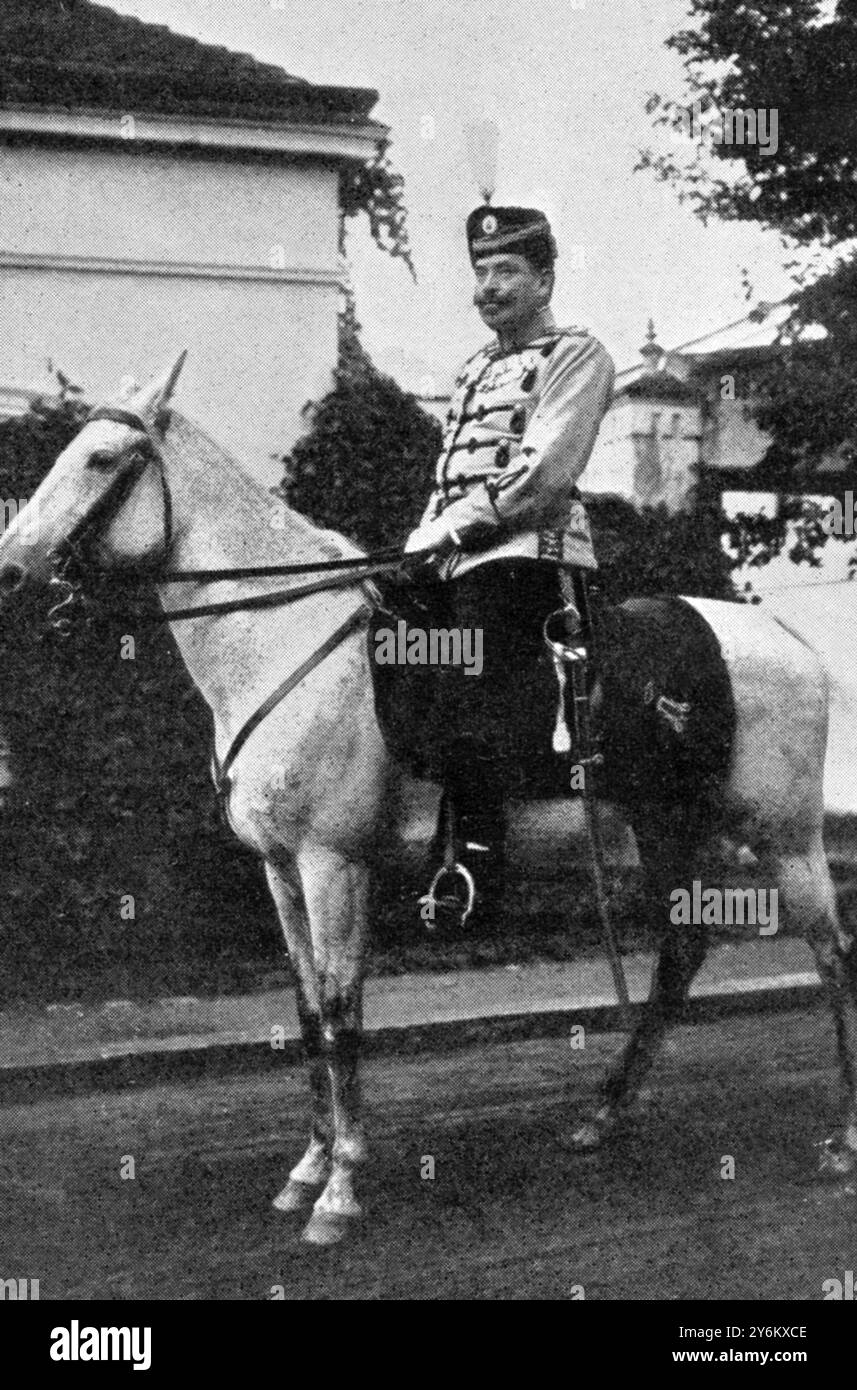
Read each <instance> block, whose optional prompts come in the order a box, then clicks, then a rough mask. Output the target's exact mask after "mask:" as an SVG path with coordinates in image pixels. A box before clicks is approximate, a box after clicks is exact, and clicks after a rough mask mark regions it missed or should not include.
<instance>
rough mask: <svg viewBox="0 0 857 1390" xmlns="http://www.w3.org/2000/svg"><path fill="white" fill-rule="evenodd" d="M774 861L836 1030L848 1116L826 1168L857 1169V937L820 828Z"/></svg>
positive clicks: (826, 1150)
mask: <svg viewBox="0 0 857 1390" xmlns="http://www.w3.org/2000/svg"><path fill="white" fill-rule="evenodd" d="M774 867H775V872H776V878H777V884H778V887H779V890H780V895H781V906H782V908H783V910H784V912H785V914H786V916H787V918H789V919H791V921H792V922H793V923H794V925H795V927H797V928H798V929H799V930H800V931H802V932H803V934H804V936H805V937H806V938H807V940H808V942H809V944H810V946H811V947H812V949H813V952H814V954H815V960H816V964H817V966H818V973H819V975H820V976H821V979H822V982H823V984H824V987H825V991H826V994H827V997H828V999H829V1001H830V1006H831V1009H832V1011H833V1023H834V1028H835V1030H836V1044H837V1049H838V1053H839V1072H840V1081H841V1090H842V1112H841V1113H842V1120H841V1125H840V1127H839V1130H838V1131H837V1133H836V1134H835V1135H833V1136H831V1138H830V1139H828V1140H827V1141H826V1143H825V1145H824V1146H823V1151H822V1157H821V1168H822V1170H823V1171H826V1172H832V1173H835V1174H845V1173H850V1172H853V1171H854V1170H855V1169H857V943H855V940H854V937H853V936H849V935H848V934H847V933H846V932H845V931H843V929H842V927H841V926H840V923H839V915H838V912H837V908H836V893H835V890H834V887H833V882H832V880H831V877H830V871H829V869H828V865H827V858H826V856H825V853H824V845H823V842H822V836H821V831H820V830H818V831H817V832H816V833H815V834H814V836H813V838H812V841H811V844H810V847H809V850H808V851H807V852H806V853H804V854H800V855H792V854H789V855H780V856H778V858H777V859H776V861H775V865H774Z"/></svg>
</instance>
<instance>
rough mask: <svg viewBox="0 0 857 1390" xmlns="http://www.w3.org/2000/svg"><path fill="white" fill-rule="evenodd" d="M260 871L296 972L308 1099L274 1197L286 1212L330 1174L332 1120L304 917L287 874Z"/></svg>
mask: <svg viewBox="0 0 857 1390" xmlns="http://www.w3.org/2000/svg"><path fill="white" fill-rule="evenodd" d="M265 873H266V875H267V878H268V886H269V888H270V890H271V896H272V897H273V899H274V903H275V904H276V908H277V913H278V915H279V918H280V925H281V926H282V928H283V935H284V936H285V938H286V946H287V948H288V952H289V959H290V960H291V963H292V965H293V966H294V968H295V972H296V974H297V984H296V991H297V1003H298V1017H299V1019H300V1025H301V1040H302V1043H303V1052H304V1060H305V1062H306V1065H307V1068H308V1072H309V1083H310V1093H311V1098H312V1115H311V1121H310V1139H309V1145H308V1147H307V1150H306V1152H305V1154H304V1155H303V1158H302V1159H301V1160H300V1162H299V1163H297V1164H295V1167H294V1168H293V1169H292V1171H291V1172H290V1173H289V1180H288V1182H287V1183H286V1185H285V1187H284V1188H283V1190H282V1192H280V1193H279V1194H278V1196H277V1197H275V1198H274V1206H275V1207H276V1208H277V1211H283V1212H292V1211H301V1210H303V1209H304V1208H305V1207H307V1206H309V1205H310V1204H311V1202H312V1200H313V1196H314V1194H315V1191H316V1190H317V1189H318V1188H319V1187H321V1186H322V1185H323V1184H324V1183H325V1182H326V1181H327V1178H328V1177H329V1175H330V1152H331V1149H332V1147H333V1121H332V1116H331V1109H330V1086H329V1083H328V1077H327V1063H326V1061H325V1058H324V1049H323V1045H322V1032H321V1004H320V995H319V984H318V974H317V972H316V968H315V961H314V959H313V950H312V941H311V939H310V930H309V922H308V920H307V916H306V913H305V912H304V909H303V905H302V903H301V902H300V894H299V893H298V892H297V891H296V890H295V888H294V887H293V885H292V884H291V882H290V881H289V879H288V877H287V876H286V875H285V874H283V873H281V872H280V871H279V870H278V869H277V868H275V867H274V865H272V864H270V863H267V862H266V864H265Z"/></svg>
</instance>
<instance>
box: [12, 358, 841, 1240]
mask: <svg viewBox="0 0 857 1390" xmlns="http://www.w3.org/2000/svg"><path fill="white" fill-rule="evenodd" d="M182 361H183V357H182V358H180V359H179V362H178V363H177V364H176V366H175V367H174V368H173V369H172V370H171V371H169V372H167V373H165V374H164V375H163V377H161V378H159V379H157V380H155V381H153V382H152V383H151V384H150V385H149V386H147V387H145V388H143V389H142V390H139V391H136V392H135V393H134V394H133V395H131V396H130V397H129V398H127V399H125V400H123V401H121V409H115V408H114V409H113V411H112V416H113V418H101V419H95V420H92V421H91V422H89V423H87V424H86V425H85V426H84V428H83V429H82V430H81V432H80V434H79V435H78V436H77V438H76V439H75V440H74V441H73V442H72V443H71V444H70V445H69V447H68V448H67V449H66V450H65V451H64V452H63V454H62V455H61V456H60V458H59V459H58V460H57V462H56V464H55V465H54V467H53V469H52V470H51V472H50V473H49V474H48V476H47V477H46V478H45V480H44V481H43V483H42V484H41V486H40V487H39V489H38V491H37V493H36V494H35V496H34V497H33V498H32V499H31V501H30V503H29V504H28V506H27V508H25V509H24V510H23V511H22V512H21V513H20V515H19V516H18V517H17V519H16V521H15V522H14V524H13V525H12V526H11V527H10V528H9V529H8V530H7V531H6V533H5V534H4V535H3V537H2V539H0V578H1V579H2V581H3V583H4V584H5V585H6V587H8V588H14V587H16V586H17V584H18V583H20V582H22V581H23V579H24V577H25V576H32V577H34V578H37V579H40V580H45V579H47V578H48V577H49V575H50V572H51V569H52V565H53V563H54V557H55V555H56V552H57V550H58V548H60V547H62V545H63V544H64V543H66V542H67V541H68V540H69V538H70V536H71V535H72V534H78V533H79V532H80V531H81V528H83V527H86V528H87V529H88V533H89V534H88V536H87V545H88V547H89V554H90V555H91V556H92V558H93V559H94V560H95V561H96V562H97V564H98V565H99V567H101V568H106V569H109V568H111V567H113V568H120V569H124V570H126V571H131V572H141V573H142V572H147V573H149V574H151V576H152V578H153V581H154V582H155V583H156V584H157V585H158V593H159V596H160V600H161V603H162V605H163V607H164V608H165V609H166V611H167V613H169V612H170V611H176V610H177V609H178V607H179V606H180V605H181V606H184V605H192V606H199V605H204V604H206V603H212V602H213V601H216V600H221V599H241V598H244V597H247V596H248V595H249V594H254V595H257V594H260V593H265V592H267V591H268V590H269V588H270V587H271V584H272V583H274V585H275V587H278V588H279V587H282V580H278V581H268V580H258V579H257V580H253V581H248V580H246V579H245V580H234V581H233V580H230V581H228V582H226V583H224V582H223V581H219V582H217V583H216V584H214V583H211V582H206V581H200V582H198V583H194V584H192V585H182V586H181V588H180V589H177V588H176V585H175V584H173V583H163V582H162V583H160V584H158V570H159V568H160V569H161V570H162V571H163V569H164V567H165V564H166V562H168V563H169V567H170V568H171V569H172V568H175V569H194V570H198V569H208V570H210V569H226V568H241V567H246V566H259V565H276V564H277V563H283V562H284V561H287V562H289V563H291V564H294V563H303V562H311V561H318V560H323V559H328V558H330V557H331V556H350V557H355V558H356V557H359V555H360V552H359V551H358V550H356V548H355V547H353V546H352V545H350V543H349V542H347V541H345V540H344V539H343V538H342V537H339V536H334V535H333V534H332V533H331V532H327V531H321V530H319V529H318V528H316V527H315V526H312V525H311V524H310V523H309V522H308V521H306V520H305V519H304V518H302V517H300V516H299V515H297V514H296V513H294V512H292V511H289V510H288V509H285V508H284V507H283V504H282V503H281V502H280V501H279V500H278V499H276V498H275V497H274V496H273V495H272V494H270V493H268V492H266V491H265V490H264V489H263V488H262V487H261V486H260V485H258V484H256V483H255V482H253V481H252V480H251V479H250V477H249V476H248V475H247V474H246V473H245V472H244V471H243V470H242V469H241V468H240V467H239V466H238V465H236V464H235V462H234V461H233V460H231V459H230V458H229V457H228V456H227V455H226V454H225V453H224V451H223V450H222V449H220V448H219V447H218V446H217V445H216V444H214V443H213V442H212V441H211V440H210V439H209V438H208V437H207V436H206V435H205V434H204V433H203V432H202V431H201V430H200V429H199V428H198V427H197V426H195V425H193V424H191V423H190V422H188V420H186V419H185V418H183V417H182V416H181V415H180V414H178V413H177V412H174V411H169V410H168V409H167V405H168V402H169V399H170V396H171V393H172V390H173V387H174V385H175V381H176V378H177V376H178V372H179V370H180V367H181V363H182ZM105 413H106V414H108V415H110V414H111V412H110V410H108V411H106V412H105ZM364 603H365V597H364V594H363V592H362V590H361V588H360V585H359V582H357V581H356V580H355V582H354V583H353V584H351V585H349V586H348V587H343V588H338V589H335V590H330V591H325V592H315V593H312V594H310V595H308V596H305V597H301V598H299V599H298V600H297V601H295V602H293V603H291V604H289V605H288V606H283V607H276V608H270V609H266V610H262V611H260V610H252V611H233V612H229V613H226V614H207V615H203V616H199V617H196V618H193V619H191V620H189V621H183V622H179V623H176V625H175V627H174V629H173V630H174V635H175V638H176V641H177V643H178V645H179V648H180V650H181V653H182V656H183V658H184V660H185V662H186V664H187V668H188V670H189V672H190V675H191V677H192V679H193V680H194V682H195V684H196V685H197V687H198V688H199V690H200V691H201V693H202V695H203V696H204V698H205V700H206V701H207V703H208V705H209V706H210V708H211V711H212V715H213V719H214V730H215V747H216V753H217V757H218V759H219V760H220V762H221V764H222V762H223V760H224V758H225V757H226V756H227V750H229V749H230V748H231V746H232V744H233V741H234V740H235V738H236V735H237V734H239V732H240V731H241V730H242V729H243V728H244V727H245V725H246V723H247V721H248V720H249V719H251V718H252V716H253V715H254V714H255V713H256V712H257V711H258V710H259V709H260V707H261V706H262V705H263V704H264V702H265V701H266V700H267V698H268V697H269V696H270V694H271V692H272V691H273V690H275V688H276V687H277V686H278V685H279V684H280V683H281V682H282V680H283V677H284V675H286V674H287V673H289V672H296V671H298V670H299V668H301V667H302V666H303V665H304V663H309V664H310V665H311V658H312V656H313V654H314V653H315V652H317V651H318V649H319V648H320V647H322V645H324V644H325V643H326V640H327V639H330V638H331V636H332V634H335V633H337V632H338V631H339V630H342V632H343V634H344V635H343V636H342V637H341V640H339V641H338V642H337V643H336V644H335V645H331V643H329V642H328V643H327V645H328V646H329V648H330V649H329V650H328V652H327V654H326V656H325V659H324V661H323V663H321V664H318V665H316V666H314V667H313V668H312V669H309V670H308V673H307V674H306V675H305V676H304V677H303V679H301V680H300V682H299V683H298V684H297V685H296V686H295V688H294V689H292V690H291V692H290V693H289V695H288V697H287V698H286V699H285V700H282V701H280V702H279V703H278V704H277V705H276V706H275V707H274V708H273V709H271V711H270V712H269V713H268V714H267V715H266V717H265V719H264V720H263V721H262V722H261V723H260V724H259V725H258V726H257V727H256V728H255V729H254V731H253V733H252V734H251V735H250V737H249V738H248V739H247V741H246V742H245V743H244V744H243V746H242V748H241V750H240V752H239V753H238V756H237V757H236V758H235V761H234V764H233V765H232V767H231V770H230V783H231V791H230V795H229V801H228V809H229V816H230V819H231V823H232V826H233V828H234V830H235V833H236V834H237V835H238V836H239V838H240V839H241V840H242V841H243V842H244V844H246V845H248V846H249V847H251V848H252V849H254V850H255V851H256V852H257V853H258V854H260V855H261V856H262V859H263V860H264V864H265V870H266V873H267V878H268V883H269V885H270V889H271V893H272V895H273V898H274V901H275V903H276V907H277V911H278V913H279V917H280V921H281V923H282V927H283V931H284V934H285V938H286V942H287V945H288V950H289V953H290V956H291V959H292V961H293V963H294V965H295V967H296V972H297V976H298V982H299V983H298V1001H299V1011H300V1019H301V1028H302V1036H303V1042H304V1046H305V1051H306V1056H307V1059H308V1063H309V1070H310V1079H311V1089H312V1102H313V1109H312V1124H311V1135H310V1141H309V1146H308V1148H307V1150H306V1152H305V1153H304V1155H303V1157H302V1158H301V1160H300V1162H299V1163H298V1164H297V1165H296V1166H295V1167H294V1168H293V1169H292V1170H291V1173H290V1175H289V1178H288V1182H287V1184H286V1186H285V1187H284V1189H283V1191H282V1192H281V1193H280V1194H279V1196H278V1197H277V1198H276V1200H275V1203H274V1205H275V1206H276V1207H277V1208H278V1209H279V1210H280V1211H297V1210H298V1209H300V1208H303V1207H304V1206H305V1205H308V1204H309V1202H310V1201H311V1199H312V1196H313V1195H314V1194H315V1192H316V1190H317V1189H318V1188H319V1187H320V1188H321V1189H322V1190H321V1193H320V1196H318V1198H317V1200H316V1201H315V1203H314V1206H313V1208H312V1213H311V1215H310V1218H309V1222H308V1224H307V1226H306V1229H305V1232H304V1236H305V1238H306V1239H307V1240H309V1241H312V1242H315V1243H318V1244H330V1243H332V1242H334V1241H336V1240H338V1239H340V1238H341V1236H342V1235H343V1234H344V1233H345V1231H346V1230H347V1228H348V1226H349V1224H350V1223H351V1222H352V1221H353V1219H354V1218H355V1217H356V1216H357V1215H358V1214H359V1211H360V1208H359V1206H358V1203H357V1201H356V1199H355V1196H354V1190H353V1177H354V1171H355V1168H356V1167H357V1166H358V1165H359V1164H360V1163H361V1162H362V1161H364V1159H365V1157H366V1145H365V1140H364V1135H363V1130H362V1127H361V1115H360V1094H359V1069H358V1053H359V1046H360V1033H361V1012H362V1004H361V1001H362V982H363V974H364V968H365V961H366V955H367V897H368V888H369V873H370V865H371V863H372V859H373V854H374V848H375V840H376V836H377V833H378V828H379V825H380V822H381V816H382V810H383V807H384V805H385V800H386V798H387V795H388V791H389V790H390V784H391V777H392V776H393V775H395V769H393V767H392V766H391V762H390V759H389V757H388V755H387V753H386V750H385V747H384V744H383V741H382V738H381V735H380V732H379V729H378V726H377V723H376V719H375V712H374V706H373V694H372V681H371V679H370V671H369V666H368V660H369V658H368V655H367V651H366V645H365V636H364V633H363V632H362V631H361V626H360V623H359V617H360V609H361V607H362V606H363V605H364ZM694 604H695V606H696V608H697V609H698V611H699V612H700V613H701V614H702V616H703V617H704V618H705V619H706V621H707V622H708V623H709V624H710V626H711V628H712V629H713V630H714V632H715V634H716V636H717V638H718V639H719V642H720V645H721V650H722V652H723V654H724V657H725V660H726V664H727V666H728V670H729V674H730V679H731V683H732V690H733V694H734V700H735V705H736V712H737V726H736V733H735V742H734V747H733V752H732V760H731V768H730V771H729V775H728V785H727V786H726V787H725V789H724V794H725V801H726V805H727V808H728V810H729V824H728V827H727V830H728V833H729V834H730V835H731V836H732V838H733V839H734V840H736V841H738V842H739V843H748V844H750V846H751V847H752V848H753V849H754V850H755V852H756V853H757V855H759V856H760V857H761V858H762V859H763V862H764V863H765V864H766V865H767V866H769V873H770V875H771V877H770V879H769V881H773V882H776V883H777V884H778V886H779V890H780V900H781V911H783V910H785V911H788V912H790V913H791V914H792V915H793V917H794V918H795V920H796V921H798V922H799V923H800V925H801V927H802V928H803V930H804V931H805V933H806V935H807V936H808V938H809V940H810V941H811V943H812V945H813V947H814V949H815V952H816V957H817V960H818V964H819V968H820V971H821V974H822V976H823V978H824V981H825V983H826V985H827V988H828V991H829V996H830V1000H831V1003H832V1006H833V1010H834V1017H835V1022H836V1032H837V1038H838V1044H839V1055H840V1064H841V1076H842V1084H843V1092H844V1110H843V1117H842V1123H841V1125H840V1127H839V1130H838V1132H837V1135H836V1139H835V1142H834V1141H830V1144H831V1148H830V1150H829V1158H828V1163H829V1166H831V1167H833V1168H834V1169H835V1171H837V1172H845V1171H850V1170H851V1169H852V1168H853V1167H855V1166H857V1090H856V1089H855V1088H857V1068H855V1057H857V1051H855V1044H857V1008H855V1003H857V999H855V995H857V988H855V965H854V961H855V954H857V953H855V952H854V951H853V950H852V944H853V943H852V942H851V941H850V940H849V939H848V938H846V936H845V935H844V934H843V933H842V931H841V930H840V928H839V924H838V921H837V915H836V908H835V900H834V893H833V887H832V884H831V880H830V876H829V873H828V868H827V862H826V859H825V854H824V848H823V844H822V812H823V806H822V770H823V763H824V753H825V741H826V730H827V700H828V696H827V683H826V679H825V675H824V672H823V670H822V668H821V665H820V663H819V661H818V659H817V657H816V656H815V655H814V653H813V652H812V651H811V650H810V649H809V648H808V647H807V646H806V645H805V644H804V643H803V642H802V641H800V640H799V639H798V638H796V637H794V636H793V635H791V634H790V633H788V632H787V631H786V630H785V629H784V628H783V627H782V626H780V625H779V624H777V623H776V622H775V621H773V620H772V619H770V618H767V617H766V616H765V615H763V614H761V613H760V612H759V611H758V610H757V609H755V608H752V607H747V606H743V605H737V604H723V603H715V602H707V601H702V600H700V601H694ZM634 828H635V832H636V835H637V840H638V844H639V847H640V853H641V858H642V860H643V863H644V865H645V866H646V867H647V868H648V870H649V877H650V881H651V885H652V887H653V890H654V891H655V892H656V894H658V895H660V900H661V902H662V901H663V894H664V891H665V889H667V888H668V887H674V886H675V885H676V884H678V883H682V882H683V881H685V880H686V878H687V876H688V874H689V873H691V872H692V870H693V867H694V866H695V865H696V864H697V863H698V862H699V857H700V855H701V854H702V853H703V852H704V851H706V850H707V849H708V848H709V847H708V846H707V845H704V844H702V843H700V842H699V841H698V840H695V839H694V837H693V835H692V834H690V833H689V832H688V830H687V827H686V826H683V825H682V826H678V827H676V826H673V827H672V829H669V828H667V829H666V830H665V832H664V833H659V832H658V827H656V826H653V825H651V824H649V825H648V826H647V825H646V824H644V823H643V822H642V821H637V823H636V824H635V827H634ZM663 920H665V919H663ZM704 951H705V931H704V929H701V928H699V927H698V926H696V927H682V928H679V929H678V930H676V929H673V930H669V929H668V930H667V931H666V932H664V933H663V941H662V945H661V953H660V958H659V963H658V968H657V972H656V975H655V980H654V984H653V989H652V996H651V998H650V1000H649V1002H648V1004H647V1005H646V1006H645V1008H644V1010H643V1012H642V1015H641V1018H640V1021H639V1023H638V1025H637V1027H636V1029H635V1031H634V1033H633V1035H632V1037H631V1039H630V1041H629V1043H628V1047H627V1049H626V1051H625V1054H624V1056H623V1057H622V1059H621V1060H620V1062H619V1064H618V1066H617V1067H616V1069H615V1071H614V1072H613V1073H612V1075H611V1076H610V1077H609V1079H608V1082H607V1086H606V1092H605V1100H604V1103H603V1105H601V1106H600V1108H598V1109H597V1110H596V1111H595V1114H594V1115H593V1117H592V1118H591V1119H590V1120H589V1121H587V1122H586V1123H584V1124H583V1125H582V1126H581V1127H580V1128H579V1129H578V1130H577V1131H576V1133H575V1135H574V1140H573V1142H574V1143H575V1144H576V1145H577V1146H579V1147H582V1148H586V1147H592V1146H594V1145H595V1144H597V1143H598V1142H600V1140H601V1139H602V1138H603V1137H604V1136H605V1135H606V1134H607V1133H608V1132H609V1131H610V1129H611V1128H612V1127H613V1125H614V1124H615V1123H616V1121H617V1118H618V1116H619V1115H620V1114H621V1112H622V1110H623V1108H624V1107H625V1106H627V1104H628V1103H629V1101H630V1099H631V1098H632V1097H633V1096H634V1094H635V1093H636V1092H637V1090H638V1089H639V1086H640V1083H641V1080H642V1077H643V1075H644V1073H645V1071H646V1069H647V1068H648V1066H649V1065H650V1063H651V1060H652V1057H653V1055H654V1052H655V1048H656V1045H657V1043H658V1041H659V1040H660V1038H661V1037H662V1035H663V1032H664V1030H665V1028H666V1027H667V1025H668V1024H669V1023H670V1022H671V1021H673V1020H674V1019H675V1017H676V1015H677V1014H678V1012H679V1010H680V1008H681V1005H682V1003H683V1001H684V999H685V998H686V995H687V990H688V987H689V985H690V981H691V979H692V977H693V975H694V973H695V972H696V970H697V969H698V967H699V965H700V963H701V961H702V958H703V955H704Z"/></svg>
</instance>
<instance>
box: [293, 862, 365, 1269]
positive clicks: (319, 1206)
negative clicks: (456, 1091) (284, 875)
mask: <svg viewBox="0 0 857 1390" xmlns="http://www.w3.org/2000/svg"><path fill="white" fill-rule="evenodd" d="M298 867H299V869H300V874H301V881H302V883H303V888H304V899H305V902H306V908H307V914H308V916H309V921H310V930H311V934H312V943H313V953H314V957H315V964H316V969H317V972H318V988H319V1011H320V1018H321V1047H322V1054H323V1056H324V1059H325V1062H326V1065H327V1072H328V1078H329V1082H330V1096H331V1105H332V1114H333V1144H332V1148H331V1160H332V1168H331V1173H330V1177H329V1178H328V1180H327V1184H326V1186H325V1188H324V1191H323V1192H322V1194H321V1196H320V1197H319V1198H318V1200H317V1202H316V1203H315V1206H314V1207H313V1211H312V1216H311V1217H310V1220H309V1223H308V1225H307V1227H306V1230H305V1231H304V1239H305V1240H308V1241H311V1242H312V1243H313V1244H316V1245H332V1244H333V1243H334V1242H335V1241H338V1240H340V1239H341V1238H342V1236H343V1235H344V1234H345V1232H346V1229H347V1227H348V1224H349V1222H351V1221H353V1219H354V1218H355V1217H357V1216H359V1215H360V1206H359V1204H358V1202H357V1200H356V1198H355V1196H354V1187H353V1177H354V1169H355V1167H356V1166H357V1165H358V1164H359V1163H362V1162H363V1160H364V1159H365V1157H366V1141H365V1138H364V1135H363V1128H362V1119H361V1098H360V1073H359V1062H360V1035H361V1032H362V1027H363V972H364V968H365V957H366V941H367V912H368V895H369V874H368V870H367V868H366V866H365V865H362V864H357V863H354V862H353V861H351V860H348V859H346V858H345V857H344V856H343V855H341V854H339V853H337V852H336V851H334V850H330V849H327V848H325V847H322V846H317V845H313V846H312V847H304V848H302V850H301V851H300V853H299V855H298Z"/></svg>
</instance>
